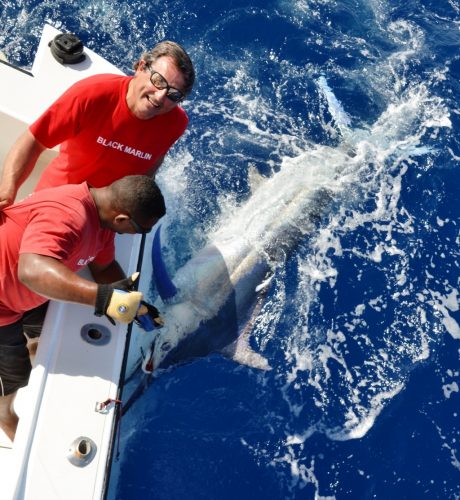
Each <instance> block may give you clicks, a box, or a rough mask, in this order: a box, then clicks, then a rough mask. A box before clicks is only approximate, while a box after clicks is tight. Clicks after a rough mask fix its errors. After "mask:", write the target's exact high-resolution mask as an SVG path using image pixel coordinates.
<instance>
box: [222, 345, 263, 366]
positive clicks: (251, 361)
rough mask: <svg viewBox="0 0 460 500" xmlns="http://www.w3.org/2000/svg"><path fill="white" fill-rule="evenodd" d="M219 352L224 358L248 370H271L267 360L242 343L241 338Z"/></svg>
mask: <svg viewBox="0 0 460 500" xmlns="http://www.w3.org/2000/svg"><path fill="white" fill-rule="evenodd" d="M220 352H221V354H222V355H223V356H225V357H226V358H228V359H231V360H233V361H236V362H237V363H240V364H241V365H246V366H249V367H250V368H257V369H259V370H271V369H272V367H271V366H270V364H269V363H268V360H267V358H265V357H264V356H262V354H259V353H258V352H255V351H254V350H253V349H252V348H251V347H250V346H249V345H248V343H247V342H246V341H242V339H241V338H240V339H238V340H236V341H235V342H233V343H232V344H230V345H228V346H227V347H225V348H224V349H222V350H221V351H220Z"/></svg>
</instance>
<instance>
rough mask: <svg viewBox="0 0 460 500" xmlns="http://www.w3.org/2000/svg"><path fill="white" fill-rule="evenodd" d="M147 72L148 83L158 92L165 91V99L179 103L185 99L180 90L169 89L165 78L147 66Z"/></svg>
mask: <svg viewBox="0 0 460 500" xmlns="http://www.w3.org/2000/svg"><path fill="white" fill-rule="evenodd" d="M147 70H148V71H150V82H151V83H152V85H153V86H154V87H156V88H157V89H158V90H164V89H166V90H167V92H166V97H167V98H168V99H169V100H170V101H172V102H176V103H177V102H181V101H183V100H184V99H185V94H184V93H182V92H181V91H180V90H178V89H175V88H174V87H170V86H169V83H168V81H167V80H166V78H165V77H164V76H163V75H161V74H160V73H158V71H154V70H153V69H151V68H150V67H149V66H147Z"/></svg>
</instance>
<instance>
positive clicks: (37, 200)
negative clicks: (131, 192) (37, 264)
mask: <svg viewBox="0 0 460 500" xmlns="http://www.w3.org/2000/svg"><path fill="white" fill-rule="evenodd" d="M114 237H115V233H114V232H113V231H110V230H109V229H104V228H102V227H101V225H100V221H99V216H98V212H97V209H96V205H95V204H94V200H93V197H92V196H91V194H90V191H89V188H88V186H87V184H86V183H83V184H79V185H68V186H60V187H57V188H51V189H46V190H43V191H40V192H37V193H33V194H32V195H30V196H29V197H27V198H26V199H25V200H23V201H22V202H20V203H17V204H15V205H11V206H9V207H7V208H5V209H4V210H3V211H1V212H0V326H1V325H9V324H11V323H14V322H15V321H17V320H18V319H20V318H21V317H22V314H23V313H24V312H25V311H28V310H30V309H33V308H34V307H37V306H39V305H40V304H43V303H44V302H46V300H47V299H46V298H44V297H42V296H41V295H37V294H36V293H34V292H33V291H32V290H30V289H29V288H27V287H26V286H25V285H23V284H22V283H21V282H20V281H19V278H18V259H19V254H21V253H36V254H40V255H46V256H48V257H53V258H55V259H57V260H59V261H60V262H62V263H63V264H64V265H65V266H66V267H68V268H69V269H70V270H72V271H77V270H79V269H81V268H82V267H84V266H86V265H87V264H88V263H89V262H92V261H95V262H97V263H99V264H102V265H105V264H110V262H112V261H113V259H114V258H115V245H114Z"/></svg>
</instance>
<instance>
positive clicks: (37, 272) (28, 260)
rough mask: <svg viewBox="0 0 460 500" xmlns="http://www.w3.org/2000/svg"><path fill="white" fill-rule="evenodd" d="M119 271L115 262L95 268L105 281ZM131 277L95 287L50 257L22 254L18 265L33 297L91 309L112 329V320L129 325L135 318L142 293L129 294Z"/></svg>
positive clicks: (24, 282) (19, 273) (19, 271)
mask: <svg viewBox="0 0 460 500" xmlns="http://www.w3.org/2000/svg"><path fill="white" fill-rule="evenodd" d="M110 268H111V269H110ZM119 270H121V268H120V267H119V266H118V264H116V263H115V262H112V264H109V265H108V266H107V267H106V268H105V269H104V266H102V267H99V271H100V272H101V273H102V274H103V275H104V276H105V278H106V279H108V278H109V275H114V276H115V275H117V274H118V272H119ZM96 274H97V273H96ZM135 274H137V276H135V278H133V277H131V278H127V279H125V280H123V281H121V282H120V281H118V282H115V283H112V284H101V285H99V284H97V283H94V282H93V281H89V280H86V279H84V278H82V277H81V276H79V275H78V274H76V273H74V272H73V271H71V270H70V269H68V268H67V267H66V266H65V265H64V264H62V263H61V262H60V261H58V260H56V259H54V258H53V257H46V256H44V255H38V254H34V253H23V254H21V255H20V256H19V263H18V277H19V279H20V281H21V283H23V284H24V285H25V286H27V287H28V288H30V289H31V290H32V291H33V292H35V293H36V294H38V295H42V296H43V297H46V298H48V299H54V300H60V301H63V302H75V303H77V304H85V305H88V306H93V307H94V314H96V316H102V315H104V314H105V315H106V316H107V318H108V319H109V321H110V322H111V323H112V324H114V325H115V321H114V320H117V321H120V322H121V323H131V321H133V320H134V319H135V318H136V315H137V314H138V311H139V306H140V304H141V300H142V293H140V292H137V291H131V286H132V285H133V283H134V281H135V279H137V277H138V274H139V273H135ZM133 276H134V275H133ZM133 280H134V281H133ZM125 287H126V288H125ZM142 314H145V313H144V312H143V313H142Z"/></svg>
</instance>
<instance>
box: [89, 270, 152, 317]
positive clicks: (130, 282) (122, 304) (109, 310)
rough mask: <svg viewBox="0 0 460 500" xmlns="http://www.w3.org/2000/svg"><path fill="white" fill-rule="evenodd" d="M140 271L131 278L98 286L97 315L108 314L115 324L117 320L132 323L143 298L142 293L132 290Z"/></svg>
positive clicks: (95, 311) (95, 312)
mask: <svg viewBox="0 0 460 500" xmlns="http://www.w3.org/2000/svg"><path fill="white" fill-rule="evenodd" d="M138 278H139V273H134V274H133V275H132V276H130V277H129V278H126V279H124V280H120V281H116V282H114V283H110V284H102V285H98V287H97V296H96V307H95V309H94V314H95V315H96V316H103V315H104V314H105V315H106V316H107V318H108V320H109V321H110V322H111V323H112V324H113V325H114V324H115V321H114V320H117V321H120V322H121V323H131V321H133V320H134V318H135V317H136V314H137V311H138V309H139V305H140V303H141V300H142V293H141V292H137V291H131V290H133V289H134V288H135V285H136V281H137V280H138Z"/></svg>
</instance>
